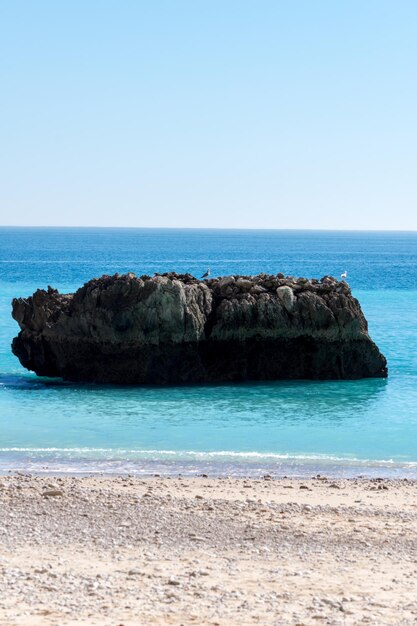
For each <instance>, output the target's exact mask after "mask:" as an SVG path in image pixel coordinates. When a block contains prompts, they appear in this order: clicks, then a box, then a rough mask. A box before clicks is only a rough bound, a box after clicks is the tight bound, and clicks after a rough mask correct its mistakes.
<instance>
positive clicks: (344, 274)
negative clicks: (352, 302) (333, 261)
mask: <svg viewBox="0 0 417 626" xmlns="http://www.w3.org/2000/svg"><path fill="white" fill-rule="evenodd" d="M340 278H341V279H342V280H345V279H346V278H347V271H346V270H345V271H344V272H343V274H340Z"/></svg>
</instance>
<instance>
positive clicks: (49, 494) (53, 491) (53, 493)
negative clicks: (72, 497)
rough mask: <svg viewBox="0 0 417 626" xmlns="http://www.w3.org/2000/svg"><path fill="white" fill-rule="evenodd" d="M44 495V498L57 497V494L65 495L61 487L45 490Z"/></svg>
mask: <svg viewBox="0 0 417 626" xmlns="http://www.w3.org/2000/svg"><path fill="white" fill-rule="evenodd" d="M42 495H43V497H44V498H55V497H56V496H63V495H64V492H63V491H61V490H60V489H49V490H48V491H43V492H42Z"/></svg>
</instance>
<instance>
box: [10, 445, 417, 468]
mask: <svg viewBox="0 0 417 626" xmlns="http://www.w3.org/2000/svg"><path fill="white" fill-rule="evenodd" d="M0 453H3V454H7V453H9V454H10V453H12V454H13V453H14V454H18V455H35V456H36V455H39V456H41V457H43V459H44V458H45V457H50V458H51V460H52V459H53V458H56V457H57V456H63V457H72V458H74V457H75V458H80V460H81V459H82V458H88V459H89V460H93V459H94V458H96V459H97V460H98V461H103V460H108V461H112V460H114V461H121V460H126V461H134V460H138V461H140V460H154V461H159V460H164V459H168V460H171V461H175V460H178V461H181V462H183V461H203V462H204V461H215V460H218V461H219V462H222V461H224V462H227V461H232V460H236V461H237V462H239V463H245V462H247V463H250V462H257V463H259V462H265V463H274V462H276V463H280V462H287V463H291V462H294V463H297V464H303V463H305V464H315V463H323V464H326V463H328V464H335V465H355V466H363V467H367V466H370V467H383V466H388V467H394V466H395V467H407V468H413V467H416V468H417V461H410V460H409V461H406V460H401V459H368V458H358V457H352V456H337V455H332V454H321V453H311V454H307V453H299V454H292V453H277V452H258V451H235V450H206V451H199V450H156V449H151V450H138V449H129V448H92V447H73V448H70V447H65V448H64V447H63V448H59V447H13V446H11V447H2V448H0Z"/></svg>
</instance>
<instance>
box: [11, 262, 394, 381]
mask: <svg viewBox="0 0 417 626" xmlns="http://www.w3.org/2000/svg"><path fill="white" fill-rule="evenodd" d="M13 317H14V318H15V320H17V322H18V323H19V326H20V328H21V331H20V333H19V335H18V336H17V337H15V339H14V340H13V345H12V349H13V352H14V354H16V355H17V356H18V357H19V359H20V361H21V363H22V365H24V366H25V367H26V368H28V369H30V370H33V371H35V372H36V373H37V374H39V375H41V376H60V377H62V378H65V379H67V380H73V381H96V382H112V383H130V384H132V383H133V384H136V383H150V384H154V383H155V384H165V383H185V382H186V383H190V382H212V381H232V380H235V381H237V380H273V379H290V378H298V379H301V378H310V379H331V378H334V379H343V378H345V379H353V378H365V377H385V376H387V367H386V360H385V358H384V357H383V356H382V354H381V353H380V352H379V350H378V348H377V346H376V345H375V344H374V343H373V342H372V340H371V339H370V337H369V335H368V325H367V322H366V319H365V317H364V315H363V313H362V311H361V308H360V305H359V302H358V301H357V300H356V299H355V298H354V297H353V296H352V294H351V292H350V289H349V287H348V285H347V284H346V283H344V282H337V281H336V280H335V279H334V278H331V277H327V276H326V277H324V278H323V279H321V281H320V282H319V281H317V280H314V279H313V280H311V281H309V280H307V279H305V278H298V279H296V278H292V277H287V278H283V277H282V274H278V275H276V276H275V275H267V274H260V275H259V276H236V277H234V276H226V277H224V278H213V279H210V280H206V281H200V280H197V279H196V278H194V277H193V276H191V275H189V274H186V275H178V274H175V273H171V274H163V275H155V276H154V277H152V278H151V277H149V276H142V277H140V278H137V277H136V276H135V275H134V274H125V275H123V276H120V275H118V274H116V275H115V276H102V277H101V278H95V279H93V280H90V281H89V282H88V283H86V284H85V285H84V286H83V287H81V288H80V289H79V290H78V291H77V292H76V293H75V294H66V295H63V294H60V293H58V291H56V290H55V289H52V288H51V287H48V290H47V291H44V290H43V289H39V290H38V291H36V292H35V293H34V294H33V296H31V297H30V298H27V299H26V298H18V299H15V300H13Z"/></svg>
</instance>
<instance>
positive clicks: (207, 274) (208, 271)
mask: <svg viewBox="0 0 417 626" xmlns="http://www.w3.org/2000/svg"><path fill="white" fill-rule="evenodd" d="M210 274H211V270H210V268H208V269H207V272H206V273H205V274H203V275H202V277H201V278H208V277H209V276H210Z"/></svg>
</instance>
